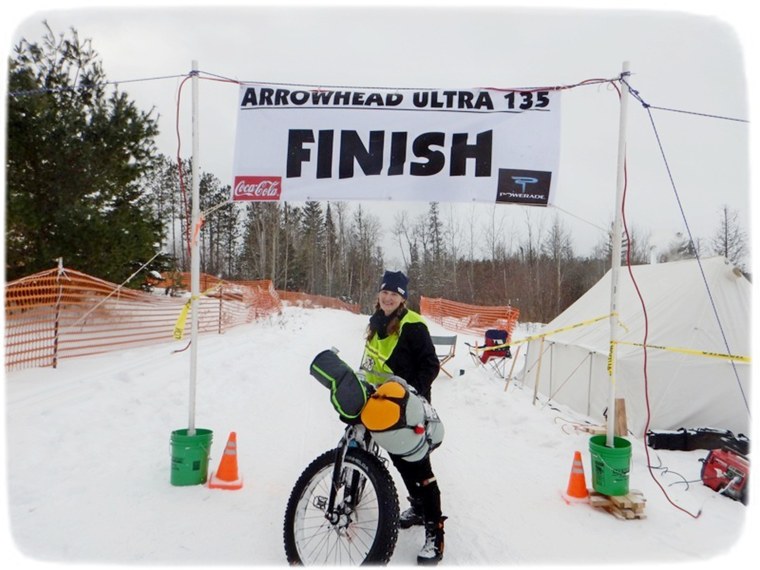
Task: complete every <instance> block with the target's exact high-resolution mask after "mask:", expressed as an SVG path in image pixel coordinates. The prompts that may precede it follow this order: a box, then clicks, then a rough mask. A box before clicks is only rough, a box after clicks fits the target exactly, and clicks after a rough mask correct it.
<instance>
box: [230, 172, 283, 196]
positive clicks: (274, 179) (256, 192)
mask: <svg viewBox="0 0 760 570" xmlns="http://www.w3.org/2000/svg"><path fill="white" fill-rule="evenodd" d="M281 191H282V177H280V176H236V177H235V185H234V186H233V188H232V200H233V201H235V200H279V199H280V192H281Z"/></svg>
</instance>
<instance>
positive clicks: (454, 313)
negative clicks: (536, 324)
mask: <svg viewBox="0 0 760 570" xmlns="http://www.w3.org/2000/svg"><path fill="white" fill-rule="evenodd" d="M420 312H421V314H422V315H423V316H424V317H425V318H427V319H429V320H431V321H433V322H436V323H438V324H439V325H441V326H442V327H444V328H447V329H449V330H451V331H463V332H471V333H475V334H483V333H485V331H486V330H487V329H504V330H506V331H507V332H508V333H509V334H510V336H511V335H512V332H513V331H514V330H515V326H516V325H517V319H518V318H519V317H520V309H517V308H516V307H512V306H509V305H508V306H506V307H487V306H481V305H468V304H467V303H459V302H458V301H449V300H448V299H430V298H428V297H420Z"/></svg>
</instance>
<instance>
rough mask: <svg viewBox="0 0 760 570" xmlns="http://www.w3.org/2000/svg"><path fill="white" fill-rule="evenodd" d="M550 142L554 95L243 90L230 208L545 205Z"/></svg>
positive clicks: (552, 171)
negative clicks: (263, 204) (313, 203)
mask: <svg viewBox="0 0 760 570" xmlns="http://www.w3.org/2000/svg"><path fill="white" fill-rule="evenodd" d="M559 140H560V94H559V92H558V91H550V90H543V91H542V90H532V91H507V90H499V89H486V88H483V89H438V90H411V89H399V90H390V89H372V88H314V87H298V86H292V85H288V86H286V85H262V84H242V85H241V87H240V94H239V98H238V121H237V135H236V140H235V155H234V165H233V176H234V181H233V185H232V200H233V201H247V200H248V201H250V200H261V201H269V200H284V201H285V200H286V201H306V200H404V201H424V202H491V203H493V202H497V203H511V204H522V205H531V206H546V205H547V204H549V203H551V202H552V201H553V197H554V188H555V187H556V184H557V166H558V164H559Z"/></svg>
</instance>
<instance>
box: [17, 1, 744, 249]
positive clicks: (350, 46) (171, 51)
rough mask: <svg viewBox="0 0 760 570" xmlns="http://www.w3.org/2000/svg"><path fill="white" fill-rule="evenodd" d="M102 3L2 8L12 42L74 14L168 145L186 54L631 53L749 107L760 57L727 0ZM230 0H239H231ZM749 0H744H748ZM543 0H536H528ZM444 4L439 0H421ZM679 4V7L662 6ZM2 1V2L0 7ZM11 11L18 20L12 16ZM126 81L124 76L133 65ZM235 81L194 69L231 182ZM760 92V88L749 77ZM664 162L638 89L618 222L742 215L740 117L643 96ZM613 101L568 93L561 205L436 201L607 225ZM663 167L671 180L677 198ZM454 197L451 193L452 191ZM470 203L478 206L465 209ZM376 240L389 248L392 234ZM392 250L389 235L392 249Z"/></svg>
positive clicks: (563, 57) (502, 59) (554, 61)
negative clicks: (530, 5)
mask: <svg viewBox="0 0 760 570" xmlns="http://www.w3.org/2000/svg"><path fill="white" fill-rule="evenodd" d="M226 4H227V5H230V6H231V8H202V7H196V6H202V4H201V3H187V4H184V5H183V4H177V3H168V7H167V8H163V9H156V8H146V7H137V8H132V9H128V10H125V9H110V8H104V7H102V5H101V6H100V7H97V4H96V3H84V2H83V3H70V2H65V3H63V4H60V3H54V2H37V1H32V2H24V3H23V8H22V9H19V8H18V7H16V8H14V9H13V12H14V14H13V15H14V18H13V19H12V21H11V22H9V21H7V19H6V18H5V17H4V18H3V24H2V25H3V32H4V33H5V34H4V35H5V37H7V39H8V41H7V42H6V43H7V45H8V50H9V52H10V47H11V45H12V44H14V43H15V42H16V41H17V40H18V39H19V38H21V37H23V38H26V39H28V40H30V41H36V40H39V39H40V38H41V37H42V35H43V33H44V28H43V26H42V20H43V19H45V20H47V21H48V22H49V24H50V25H51V26H52V28H53V30H54V31H56V32H58V33H60V32H65V31H66V30H68V29H69V28H70V27H73V28H75V29H76V30H77V31H78V32H79V35H80V37H81V38H91V39H92V42H93V46H94V48H95V49H96V50H97V51H98V52H99V54H100V56H101V58H102V62H103V65H104V68H105V71H106V74H107V77H108V79H109V80H112V81H116V80H118V81H121V82H123V83H121V84H120V88H121V89H123V90H126V91H127V92H128V93H129V94H130V96H131V97H132V99H133V100H134V101H135V102H136V103H137V104H138V105H139V106H140V107H141V108H143V109H145V110H148V109H150V108H155V109H156V111H157V112H158V114H159V117H160V123H159V127H160V128H161V135H160V137H159V139H158V142H159V148H160V151H161V152H163V153H164V154H167V155H169V156H174V155H176V152H177V136H176V133H175V120H176V114H175V110H176V102H177V88H178V86H179V84H180V81H181V79H180V78H177V77H173V78H170V79H161V80H153V81H140V82H131V81H132V80H138V79H144V80H147V79H152V78H159V77H167V76H170V77H171V76H180V75H184V74H186V73H187V72H188V71H189V70H190V68H191V62H192V61H193V60H197V61H198V64H199V69H200V70H201V71H203V72H206V73H208V74H215V75H219V76H223V77H227V78H232V79H236V80H243V81H245V80H255V81H265V82H281V83H301V84H317V85H339V86H374V87H447V88H456V87H461V88H470V87H485V86H489V87H526V86H554V85H566V84H574V83H577V82H580V81H583V80H586V79H591V78H613V77H616V76H618V75H619V74H620V72H621V68H622V64H623V62H624V61H626V60H627V61H629V62H630V68H631V72H632V76H631V77H630V84H631V86H632V87H633V88H635V89H636V90H637V91H638V92H639V94H640V96H641V98H642V99H643V100H644V101H645V102H646V103H649V104H651V105H653V106H660V107H667V108H671V109H677V110H683V111H690V112H698V113H704V114H714V115H719V116H722V117H731V118H737V119H748V118H749V109H748V100H749V98H748V93H749V89H751V86H749V87H748V83H747V81H748V77H747V76H746V72H747V69H749V66H750V65H751V64H753V63H754V64H755V65H757V59H756V58H754V51H753V50H752V46H751V44H750V42H751V41H752V38H750V35H751V33H754V30H750V29H749V22H748V21H747V20H748V19H749V18H750V16H749V11H748V10H749V9H748V8H745V9H744V10H742V9H740V8H738V7H734V4H737V5H738V4H740V3H739V2H733V0H727V1H724V2H714V3H712V4H715V5H714V6H709V5H708V6H705V5H703V4H705V3H702V2H685V1H681V2H676V1H667V0H666V1H663V2H658V3H656V7H655V6H654V3H651V2H638V3H621V2H618V3H615V4H616V5H618V6H621V7H624V6H628V7H630V6H632V5H637V6H643V7H644V8H645V9H644V10H640V11H631V10H629V9H615V10H595V9H593V8H594V7H595V6H602V5H603V4H604V3H601V2H600V3H593V2H591V3H589V2H587V3H582V2H579V3H569V2H552V3H551V5H553V6H567V7H566V8H562V9H539V10H535V9H531V10H527V9H519V8H516V7H514V3H509V2H490V3H486V4H484V5H483V6H482V7H479V8H464V7H461V6H460V5H459V4H447V3H445V2H437V3H435V4H431V3H425V2H421V3H418V5H417V7H416V8H413V7H407V8H399V7H392V6H391V5H389V4H383V3H379V4H377V5H376V6H375V7H362V8H357V7H355V6H353V5H352V3H348V5H347V6H344V5H341V3H333V4H331V5H327V6H322V7H316V8H310V7H300V6H291V5H289V3H287V2H281V3H279V4H278V5H282V6H283V7H281V8H279V7H278V8H273V7H265V6H261V5H257V3H250V2H249V3H248V4H249V6H250V7H247V8H243V7H235V2H232V3H229V2H228V3H226ZM238 4H239V3H238ZM747 4H748V3H747ZM535 5H536V6H541V5H542V4H541V3H538V2H537V3H535ZM57 6H63V7H64V9H63V10H61V9H60V8H58V7H57ZM431 6H438V7H431ZM671 10H672V11H671ZM4 11H5V9H4ZM11 24H12V25H11ZM128 81H130V82H129V83H128ZM237 93H238V89H237V87H236V86H235V85H233V84H226V83H218V82H212V81H201V82H200V119H199V120H200V129H199V131H200V153H199V158H200V166H201V169H202V170H203V171H205V172H211V173H213V174H215V175H216V176H217V177H218V178H219V179H220V180H222V182H223V183H224V184H231V175H232V153H233V145H234V137H235V120H236V111H237V107H236V99H237ZM755 99H757V96H756V95H755ZM3 112H5V111H4V110H3ZM651 112H652V117H653V119H654V122H655V127H656V128H657V131H658V133H659V136H660V142H661V143H662V145H663V148H664V152H665V156H666V159H667V161H668V165H669V167H670V171H671V174H672V176H673V182H672V183H671V180H670V178H669V176H668V172H667V170H666V167H665V164H664V161H663V158H662V156H661V152H660V148H659V146H658V142H657V139H656V137H655V134H654V131H653V127H652V123H651V122H650V118H649V115H648V113H647V111H646V109H645V108H644V106H643V105H642V104H641V103H640V102H639V101H637V100H636V99H630V104H629V114H628V154H627V160H628V180H629V186H628V196H627V202H626V206H627V208H626V211H627V217H628V223H629V225H630V226H631V227H632V228H633V229H634V230H635V231H637V232H639V233H650V234H651V237H652V240H653V243H655V244H658V245H662V244H664V243H666V242H667V241H668V240H670V239H671V238H672V237H673V236H674V235H675V234H676V232H683V233H685V232H686V226H685V223H684V220H683V218H682V214H681V209H683V212H684V213H685V215H686V223H688V225H689V227H690V228H691V230H692V233H693V235H694V237H695V238H702V239H709V238H711V237H712V235H713V234H714V232H715V230H716V229H717V227H718V223H719V213H720V210H721V208H722V206H723V205H724V204H725V205H727V206H728V207H729V208H731V209H732V210H736V211H738V212H740V215H741V222H742V224H743V227H744V229H745V230H747V231H748V230H749V228H750V214H749V211H750V202H749V195H750V192H749V147H748V144H749V143H748V141H749V133H750V126H749V125H748V124H747V123H744V122H740V121H729V120H724V119H715V118H707V117H703V116H697V115H693V114H687V113H675V112H667V111H661V110H652V111H651ZM179 120H180V133H181V137H182V143H181V144H182V156H183V157H184V158H188V157H189V155H190V152H191V131H190V124H191V117H190V90H189V88H188V89H186V90H184V91H183V97H182V101H181V106H180V117H179ZM618 121H619V102H618V97H617V95H616V93H615V91H614V89H612V88H610V87H608V86H605V85H602V86H591V87H582V88H576V89H573V90H571V91H566V92H564V93H563V96H562V135H561V136H562V139H561V151H560V153H561V157H560V167H559V174H558V176H559V178H558V180H559V183H558V187H557V193H556V198H555V205H556V207H552V208H547V209H537V208H525V207H518V206H504V205H500V206H495V207H494V206H478V207H475V208H474V209H473V207H472V206H469V205H461V204H457V205H454V206H452V207H449V206H443V207H442V209H443V211H444V213H445V214H446V213H448V212H455V213H456V214H457V216H458V217H459V218H460V219H464V220H465V224H464V226H463V228H465V227H466V228H467V229H463V230H462V232H463V233H465V232H466V233H467V234H469V227H468V226H469V225H470V221H471V220H473V219H474V220H475V224H474V225H475V226H476V227H478V228H480V227H484V226H487V225H489V224H492V223H493V222H494V221H495V222H496V224H497V225H499V227H500V231H501V232H502V234H503V235H504V236H505V238H506V239H507V243H508V244H509V240H513V243H514V240H518V239H519V234H520V233H521V232H522V231H523V229H524V228H525V227H526V224H527V223H529V222H528V221H530V223H531V224H533V225H534V226H537V225H540V224H541V223H543V224H548V223H550V222H551V220H553V219H554V216H559V217H560V220H561V221H562V223H563V224H565V226H566V228H567V229H568V230H569V231H570V232H572V235H573V240H574V245H575V248H576V250H577V252H580V253H586V252H588V251H589V250H590V248H591V247H593V246H594V245H595V244H596V243H598V242H599V240H600V239H602V237H603V232H602V229H603V228H605V227H607V226H608V224H609V223H610V222H611V220H612V217H613V212H614V205H615V183H616V169H617V142H618ZM673 184H674V185H675V187H676V190H677V191H678V195H679V197H680V201H681V204H680V207H679V204H678V201H677V199H676V196H675V193H674V190H673ZM369 206H370V207H372V211H375V212H377V213H378V214H380V215H381V216H382V219H383V221H384V223H385V224H386V227H387V228H388V229H390V227H391V226H392V220H393V216H394V215H395V213H396V212H398V211H400V210H401V209H406V210H408V211H410V212H411V213H412V214H417V213H419V212H424V211H425V210H426V209H427V204H418V203H409V204H399V205H397V206H388V205H386V204H382V203H369ZM450 208H451V209H450ZM473 216H474V217H473ZM387 243H388V242H386V248H387V249H391V246H389V245H387ZM393 254H394V252H393V251H388V257H389V258H392V257H393Z"/></svg>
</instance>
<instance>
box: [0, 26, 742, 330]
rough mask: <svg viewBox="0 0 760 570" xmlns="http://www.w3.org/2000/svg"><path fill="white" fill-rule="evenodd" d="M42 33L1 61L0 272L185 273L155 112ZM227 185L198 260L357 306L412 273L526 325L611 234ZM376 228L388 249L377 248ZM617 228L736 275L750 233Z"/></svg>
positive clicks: (652, 258) (666, 255)
mask: <svg viewBox="0 0 760 570" xmlns="http://www.w3.org/2000/svg"><path fill="white" fill-rule="evenodd" d="M45 29H46V33H45V34H44V36H43V38H42V39H41V40H39V41H28V40H26V39H24V40H22V41H21V42H19V43H18V45H17V46H16V47H15V48H14V51H13V54H12V56H11V58H10V59H9V76H8V123H7V156H6V221H5V222H6V231H5V239H6V248H5V255H6V280H8V281H10V280H14V279H17V278H20V277H24V276H27V275H30V274H33V273H36V272H38V271H42V270H46V269H50V268H51V267H53V266H54V264H55V263H56V260H58V259H63V262H64V263H65V265H66V266H67V267H71V268H74V269H77V270H79V271H82V272H84V273H88V274H91V275H93V276H96V277H99V278H101V279H105V280H107V281H111V282H114V283H122V282H123V281H124V280H125V279H127V278H128V277H129V276H131V275H132V274H133V273H135V272H136V270H137V269H139V268H141V267H143V266H145V267H144V269H145V271H142V272H139V274H138V275H137V276H136V277H135V279H133V280H132V281H130V282H129V283H127V286H130V287H147V286H149V283H148V282H149V275H150V272H151V271H157V272H182V271H188V270H189V266H190V262H189V251H188V249H187V243H188V233H189V231H190V228H189V224H188V220H189V212H190V205H189V185H190V172H191V163H190V162H189V161H188V160H186V159H181V158H177V157H169V156H166V155H164V154H161V153H159V152H158V151H157V148H156V144H155V140H154V139H155V137H156V135H157V134H158V120H157V117H155V115H154V111H153V110H148V111H144V110H141V109H139V108H138V107H137V105H136V104H135V103H134V102H133V101H131V100H130V98H129V97H128V95H127V94H126V93H125V92H123V91H120V88H119V85H117V84H114V83H112V82H109V81H108V79H107V77H106V74H105V72H104V70H103V65H102V62H101V61H100V58H99V55H98V53H97V51H96V50H95V47H94V46H93V45H92V43H91V41H90V40H86V39H85V40H82V39H80V37H79V35H78V33H77V32H76V30H75V29H70V30H69V31H67V32H66V33H58V32H55V31H53V30H52V29H50V28H49V27H47V26H46V28H45ZM178 156H179V150H178ZM229 196H230V187H229V185H225V184H223V183H222V182H221V180H220V179H219V178H217V177H216V176H215V175H214V174H213V173H210V172H203V171H201V176H200V202H201V203H200V208H201V210H202V211H207V210H211V209H214V211H213V213H212V214H210V215H208V216H207V218H206V219H205V223H204V226H203V229H202V230H201V233H200V244H201V247H200V250H201V271H203V272H204V273H208V274H212V275H215V276H218V277H220V278H223V279H230V280H244V279H245V280H247V279H271V280H272V282H273V284H274V287H275V288H276V289H279V290H295V291H301V292H306V293H311V294H320V295H327V296H332V297H338V298H341V299H343V300H344V301H348V302H352V303H356V304H358V305H359V306H360V307H361V309H362V310H363V311H365V312H367V311H369V310H370V309H371V305H372V304H373V303H374V298H375V293H376V290H377V286H378V278H379V276H380V275H381V274H382V271H383V269H384V268H391V269H402V270H404V271H405V272H406V273H407V274H408V275H409V277H410V280H411V291H410V299H411V304H412V306H413V307H414V306H416V304H417V302H418V299H419V296H420V295H424V296H426V297H444V298H447V299H451V300H456V301H461V302H466V303H471V304H478V305H507V304H511V305H513V306H515V307H517V308H519V309H520V311H521V320H523V321H526V322H527V321H534V322H548V321H549V320H551V318H553V317H554V316H556V315H557V314H559V313H560V312H561V311H562V310H564V309H565V308H566V307H567V306H569V305H570V304H572V302H574V301H575V300H576V299H577V298H579V297H580V296H581V295H583V293H585V292H586V291H587V290H588V289H589V288H590V287H591V286H592V285H593V284H594V283H596V282H597V281H598V280H599V279H600V278H601V277H602V276H603V275H604V273H605V272H606V271H607V270H608V269H609V268H610V265H611V255H612V253H611V252H612V236H611V232H600V235H601V237H600V240H599V242H598V244H597V245H596V246H595V247H594V248H593V249H592V251H589V252H577V251H575V249H574V245H573V237H572V235H571V233H570V232H569V231H568V230H567V228H566V226H565V225H564V224H563V221H562V218H561V217H560V216H559V215H557V216H555V217H554V219H553V221H552V222H551V223H550V224H546V223H545V222H544V221H543V219H545V218H542V221H537V220H536V219H535V217H533V216H531V212H530V209H529V208H524V209H522V211H521V212H519V213H518V215H515V214H514V213H511V215H510V216H506V215H504V211H505V208H499V207H495V209H494V211H493V215H492V216H491V217H490V219H489V218H487V217H483V216H480V217H476V216H474V215H473V217H472V218H471V219H469V220H466V219H465V220H463V219H462V218H461V217H454V216H452V215H448V214H444V213H442V210H441V207H440V205H439V204H438V203H430V204H429V208H428V210H427V212H426V213H425V214H421V215H418V216H417V217H412V216H411V215H410V214H409V213H408V212H406V211H403V210H402V211H401V212H399V213H397V214H396V216H395V218H394V220H393V222H392V224H391V225H390V227H384V226H383V223H382V222H381V219H380V218H379V217H378V216H377V215H376V214H375V213H374V212H373V211H372V209H371V208H368V207H366V206H365V205H363V204H348V203H345V202H305V203H303V204H294V203H282V204H280V203H256V204H249V205H246V206H240V205H239V204H234V205H233V204H231V203H230V202H229ZM516 220H517V221H516ZM611 227H612V220H610V228H611ZM384 232H390V233H391V234H392V236H393V240H392V242H393V243H394V244H395V245H396V246H397V249H396V250H395V251H393V252H388V251H387V250H386V249H384V247H383V245H382V244H383V243H387V240H386V239H385V234H384ZM623 238H624V240H623V241H624V247H623V256H624V261H625V262H628V263H631V264H640V263H650V262H664V261H671V260H675V259H683V258H688V257H695V256H697V255H700V256H701V255H712V254H719V255H724V256H725V257H726V258H728V259H729V260H731V261H732V262H734V263H736V264H737V265H738V266H739V267H741V268H742V269H744V270H745V271H749V268H748V267H747V266H746V263H747V261H748V259H749V246H748V238H747V235H746V232H745V231H744V229H743V228H742V227H741V226H740V224H739V222H738V215H737V212H736V211H733V210H731V209H730V208H729V207H728V206H725V207H724V208H723V209H722V211H721V212H720V216H718V217H716V220H715V231H714V233H713V234H712V235H709V236H704V237H695V238H694V239H693V240H692V239H689V238H688V236H684V235H676V236H674V238H673V239H672V241H671V243H669V244H668V245H667V247H665V248H664V249H660V250H655V248H654V247H653V246H652V245H651V244H650V239H649V235H648V232H647V229H646V228H644V227H635V226H632V227H628V228H627V232H626V234H625V235H624V236H623ZM399 257H400V258H401V259H400V260H399V259H398V258H399ZM148 261H150V263H149V264H148V265H145V264H146V262H148ZM186 285H187V284H186Z"/></svg>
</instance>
